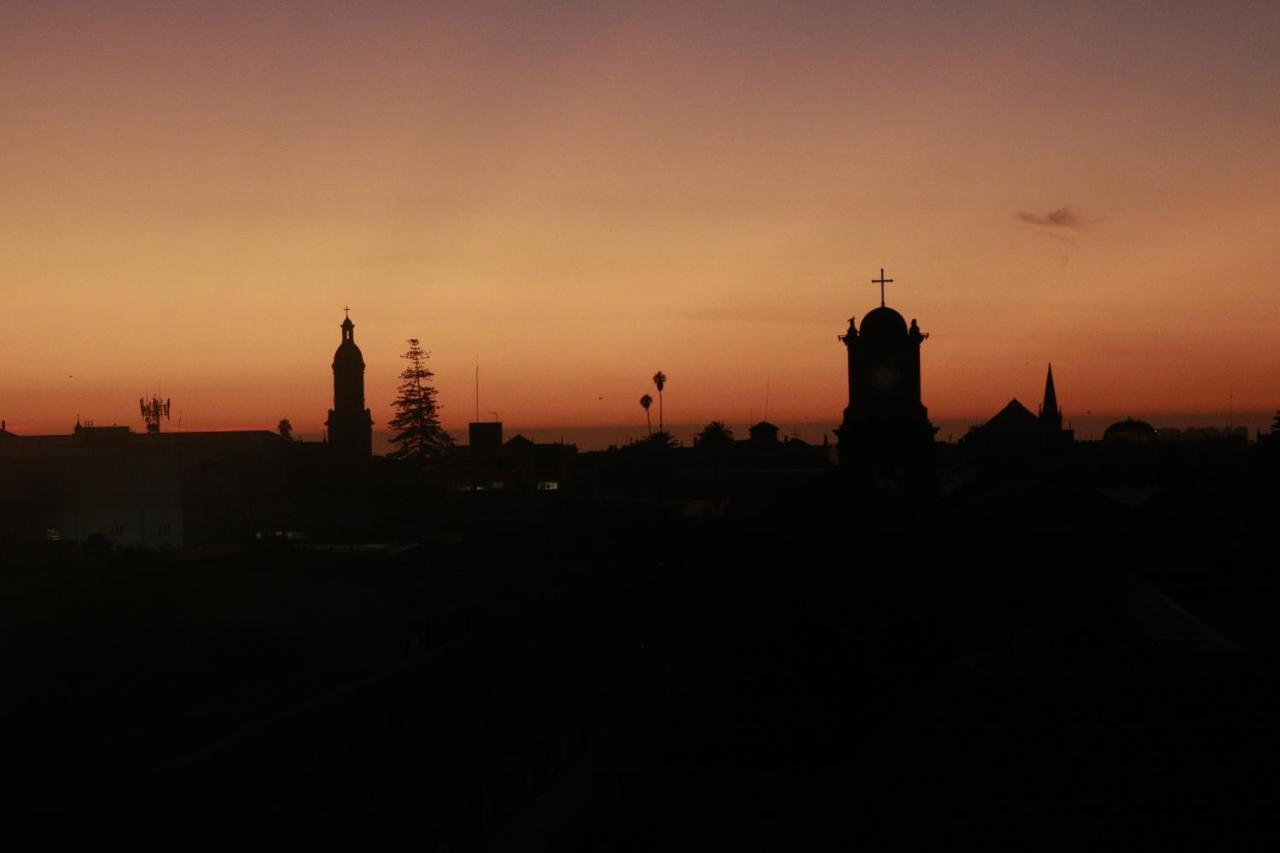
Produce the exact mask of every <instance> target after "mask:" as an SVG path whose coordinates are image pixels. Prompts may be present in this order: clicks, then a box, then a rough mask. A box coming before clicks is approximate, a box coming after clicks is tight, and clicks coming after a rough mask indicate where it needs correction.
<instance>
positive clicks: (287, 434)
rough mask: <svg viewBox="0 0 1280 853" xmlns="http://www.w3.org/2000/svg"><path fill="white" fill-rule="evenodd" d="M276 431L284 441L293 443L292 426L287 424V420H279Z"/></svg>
mask: <svg viewBox="0 0 1280 853" xmlns="http://www.w3.org/2000/svg"><path fill="white" fill-rule="evenodd" d="M276 430H277V431H278V432H279V433H280V437H281V438H283V439H284V440H285V441H293V424H291V423H289V419H288V418H281V419H280V423H279V424H278V425H277V426H276Z"/></svg>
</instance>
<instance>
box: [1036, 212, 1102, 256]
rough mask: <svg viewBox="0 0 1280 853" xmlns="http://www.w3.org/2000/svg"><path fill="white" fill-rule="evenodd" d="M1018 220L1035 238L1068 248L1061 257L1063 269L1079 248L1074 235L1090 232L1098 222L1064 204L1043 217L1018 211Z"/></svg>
mask: <svg viewBox="0 0 1280 853" xmlns="http://www.w3.org/2000/svg"><path fill="white" fill-rule="evenodd" d="M1018 219H1020V220H1021V221H1022V222H1023V223H1024V225H1026V226H1027V229H1026V230H1027V231H1029V232H1031V233H1032V234H1034V235H1035V236H1036V237H1039V238H1040V239H1043V240H1048V241H1050V242H1052V243H1057V244H1059V245H1065V246H1067V247H1069V251H1067V252H1066V253H1065V254H1063V255H1062V266H1063V268H1064V269H1065V268H1066V266H1067V263H1068V261H1069V260H1070V259H1071V255H1072V254H1073V253H1074V252H1075V250H1076V249H1078V248H1079V244H1078V243H1077V242H1076V241H1075V239H1074V237H1075V235H1077V234H1082V233H1084V232H1087V231H1091V230H1092V229H1093V227H1094V226H1095V225H1096V224H1097V222H1098V220H1097V218H1096V217H1093V216H1090V215H1088V214H1086V213H1083V212H1082V211H1080V210H1078V209H1076V208H1073V207H1071V206H1070V205H1065V204H1064V205H1063V206H1062V207H1059V208H1058V209H1057V210H1051V211H1049V212H1048V213H1046V214H1045V215H1044V216H1037V215H1036V214H1034V213H1027V212H1026V211H1025V210H1020V211H1018ZM1068 235H1071V236H1068Z"/></svg>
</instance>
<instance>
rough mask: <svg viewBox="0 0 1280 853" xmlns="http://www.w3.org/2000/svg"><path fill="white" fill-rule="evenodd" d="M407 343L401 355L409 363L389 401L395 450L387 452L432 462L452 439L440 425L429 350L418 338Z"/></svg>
mask: <svg viewBox="0 0 1280 853" xmlns="http://www.w3.org/2000/svg"><path fill="white" fill-rule="evenodd" d="M408 344H409V349H408V350H406V351H405V354H404V355H402V356H401V358H403V359H405V360H407V361H408V362H409V364H408V365H407V366H406V367H405V369H404V371H403V372H402V373H401V374H400V387H399V389H398V392H397V393H398V396H397V397H396V399H395V402H394V403H392V404H391V405H392V407H393V408H394V409H395V412H396V413H395V417H393V418H392V419H391V429H393V430H394V431H395V435H393V436H392V437H391V443H392V444H394V445H395V450H393V451H391V452H390V453H388V454H387V456H389V457H390V458H392V459H403V460H406V461H410V462H418V463H429V462H435V461H438V460H439V459H440V458H441V457H442V456H443V455H444V452H445V449H446V448H448V447H449V446H450V445H451V444H453V439H452V438H451V437H450V436H449V434H448V433H447V432H445V431H444V428H443V427H442V426H440V418H439V415H438V414H437V409H438V408H439V407H438V406H437V404H436V389H435V387H434V386H433V385H432V384H431V379H432V378H433V377H434V376H435V374H434V373H432V372H431V371H430V370H429V369H428V368H427V359H428V358H430V356H431V353H428V352H424V351H423V349H422V345H421V344H420V343H419V342H418V339H417V338H409V340H408Z"/></svg>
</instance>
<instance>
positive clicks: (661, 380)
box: [653, 370, 667, 432]
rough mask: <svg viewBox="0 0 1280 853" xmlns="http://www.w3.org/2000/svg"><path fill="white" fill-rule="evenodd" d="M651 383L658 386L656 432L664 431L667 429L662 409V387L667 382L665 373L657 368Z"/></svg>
mask: <svg viewBox="0 0 1280 853" xmlns="http://www.w3.org/2000/svg"><path fill="white" fill-rule="evenodd" d="M653 384H654V385H656V386H658V432H665V431H666V429H667V426H666V422H665V421H664V420H663V410H662V389H663V387H665V386H666V384H667V374H665V373H663V372H662V371H661V370H659V371H658V372H657V373H655V374H653Z"/></svg>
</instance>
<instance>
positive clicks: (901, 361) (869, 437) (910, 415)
mask: <svg viewBox="0 0 1280 853" xmlns="http://www.w3.org/2000/svg"><path fill="white" fill-rule="evenodd" d="M881 280H882V283H883V282H887V281H891V279H884V274H883V271H882V272H881ZM926 337H927V336H926V335H925V334H923V333H922V332H921V331H920V327H919V326H918V325H917V324H916V321H915V320H912V321H911V326H910V328H908V327H907V323H906V321H905V320H904V319H903V318H902V315H901V314H899V313H898V312H897V311H894V310H893V309H892V308H888V307H886V306H885V305H884V299H883V292H882V295H881V304H880V307H879V308H876V309H874V310H873V311H871V312H870V313H869V314H867V316H865V317H864V318H863V319H862V326H861V328H859V327H858V326H857V325H856V324H855V323H854V319H853V318H850V319H849V329H848V331H847V332H846V333H845V334H844V335H841V336H840V340H841V341H843V342H844V345H845V348H846V349H847V350H848V358H849V405H848V406H847V407H846V408H845V410H844V421H843V423H842V424H841V425H840V429H839V431H838V435H839V440H840V441H839V445H840V464H841V465H843V466H845V467H846V468H850V469H852V470H853V471H854V472H855V473H856V474H858V475H859V476H862V477H866V478H869V479H871V480H872V481H879V482H885V483H897V484H899V485H902V484H903V480H904V479H909V480H916V481H919V480H920V479H921V478H922V477H923V478H928V477H930V476H931V472H932V468H933V454H934V448H933V435H934V433H935V432H937V427H935V426H933V424H931V423H929V413H928V409H926V408H925V407H924V405H923V404H922V403H921V402H920V344H921V343H923V342H924V340H925V338H926Z"/></svg>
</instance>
